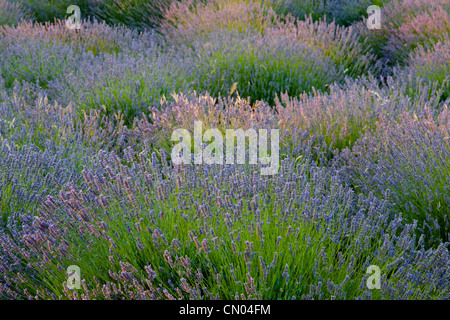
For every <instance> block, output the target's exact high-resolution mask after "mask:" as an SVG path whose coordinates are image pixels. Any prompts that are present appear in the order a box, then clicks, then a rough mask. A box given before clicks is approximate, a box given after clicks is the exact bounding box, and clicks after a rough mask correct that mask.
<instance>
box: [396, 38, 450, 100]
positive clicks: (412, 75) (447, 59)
mask: <svg viewBox="0 0 450 320" xmlns="http://www.w3.org/2000/svg"><path fill="white" fill-rule="evenodd" d="M397 72H398V73H399V77H400V78H402V79H404V81H405V82H407V83H408V84H409V90H410V92H411V94H415V93H416V92H417V83H418V82H420V81H422V82H425V83H436V84H437V87H438V88H439V89H440V92H441V100H445V99H448V98H449V97H450V40H449V38H448V35H446V36H445V37H444V38H442V40H440V41H438V42H437V43H436V44H435V45H434V46H427V47H424V46H419V47H418V48H417V49H416V50H415V51H414V52H413V53H412V54H410V58H409V60H408V62H407V67H406V68H405V69H404V70H401V71H397ZM417 79H419V81H417Z"/></svg>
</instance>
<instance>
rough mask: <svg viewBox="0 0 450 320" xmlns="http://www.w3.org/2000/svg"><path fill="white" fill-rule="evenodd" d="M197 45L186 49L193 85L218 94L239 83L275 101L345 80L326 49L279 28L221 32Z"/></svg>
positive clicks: (246, 91) (242, 89)
mask: <svg viewBox="0 0 450 320" xmlns="http://www.w3.org/2000/svg"><path fill="white" fill-rule="evenodd" d="M192 45H193V47H194V48H193V49H186V51H185V53H184V54H186V55H188V57H189V60H188V61H190V64H186V65H187V69H188V71H186V74H187V75H188V77H189V79H190V80H191V82H190V84H191V86H192V87H193V88H196V90H198V91H201V92H209V93H210V94H211V95H213V96H217V95H219V94H220V95H221V96H228V95H229V94H230V93H232V92H233V87H235V89H236V91H237V92H238V93H239V95H240V96H242V97H244V98H247V97H250V98H251V99H252V101H256V100H265V101H267V102H269V103H271V102H272V101H273V99H274V98H275V95H276V94H279V93H281V92H287V93H288V94H290V95H294V96H295V95H299V94H301V93H303V92H304V91H310V90H312V88H316V89H318V90H324V89H326V85H327V84H331V83H333V82H334V81H338V80H340V79H341V75H340V74H339V72H338V70H337V68H336V67H335V66H334V65H333V62H332V61H331V59H330V58H328V57H327V56H326V55H325V54H324V53H322V52H321V50H320V49H316V48H314V47H312V46H310V45H309V44H308V43H306V42H302V41H292V40H291V39H290V38H289V37H288V36H286V35H284V34H283V33H282V32H277V31H275V30H273V31H271V32H269V31H267V32H265V33H264V34H263V35H261V34H260V33H257V32H253V31H251V30H247V31H245V32H238V31H236V30H232V31H220V32H219V31H217V32H213V33H211V34H210V36H209V37H208V39H207V40H205V39H203V40H199V41H196V40H193V43H192ZM192 56H193V57H196V59H193V60H192V59H191V58H190V57H192ZM191 61H192V62H191Z"/></svg>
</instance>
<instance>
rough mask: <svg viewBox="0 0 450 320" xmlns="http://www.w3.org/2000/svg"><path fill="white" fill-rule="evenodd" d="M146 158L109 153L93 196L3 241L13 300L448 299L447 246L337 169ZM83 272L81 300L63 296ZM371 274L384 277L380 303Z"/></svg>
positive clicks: (76, 199)
mask: <svg viewBox="0 0 450 320" xmlns="http://www.w3.org/2000/svg"><path fill="white" fill-rule="evenodd" d="M162 155H164V153H162ZM138 158H139V159H140V160H135V161H132V162H131V163H129V164H128V165H123V164H121V159H120V158H119V157H117V156H115V155H114V154H109V153H106V152H100V153H99V154H98V156H97V157H96V160H97V163H96V164H95V165H93V166H91V167H90V168H85V170H84V171H83V175H84V180H85V183H86V184H87V187H86V188H83V189H80V188H78V187H76V186H67V187H66V188H65V190H63V191H62V192H60V194H59V197H48V198H47V200H46V201H45V202H44V203H43V205H42V206H41V207H40V209H39V211H38V212H39V216H37V217H31V216H27V215H22V216H21V217H20V219H21V220H20V221H21V222H20V225H21V230H24V231H23V232H14V231H12V232H10V233H9V234H6V233H1V237H2V239H3V240H2V243H3V246H2V247H1V249H0V250H2V251H1V254H2V257H3V260H2V261H1V262H0V268H1V270H2V273H4V274H5V278H4V280H2V282H1V285H0V296H1V297H7V298H25V299H26V298H35V297H36V298H37V299H58V298H63V299H74V298H76V299H118V298H119V299H120V298H124V299H177V298H181V299H217V298H219V299H234V298H235V297H236V296H238V297H243V298H246V299H290V298H293V297H299V298H302V299H313V298H314V299H330V298H331V297H334V298H335V299H354V298H365V299H368V298H369V299H370V298H382V299H386V298H390V299H411V298H416V299H418V298H430V297H431V296H432V297H434V298H436V297H439V298H448V297H449V294H450V292H449V280H450V274H449V273H448V266H449V261H450V260H449V259H450V257H449V254H448V251H447V249H446V246H445V245H441V246H439V247H438V248H437V249H436V250H433V249H429V250H425V249H424V248H423V247H421V245H422V244H423V238H420V239H419V240H417V238H416V237H415V234H414V230H415V225H414V224H406V223H405V221H404V220H403V219H402V218H401V216H399V215H397V214H395V212H394V211H392V205H391V204H390V203H389V202H388V201H386V200H380V199H377V198H376V197H374V196H373V195H370V196H364V195H357V194H355V192H354V191H353V190H352V189H351V188H350V187H348V186H346V185H345V184H344V183H342V181H340V179H339V177H338V175H337V174H336V173H337V172H334V171H333V170H330V169H327V168H320V167H316V166H315V165H313V164H311V163H309V162H308V161H300V162H298V161H297V162H296V161H294V159H289V160H286V161H283V162H282V168H281V170H280V172H279V174H278V175H277V176H274V177H271V178H268V177H263V176H260V175H259V174H258V172H257V171H255V170H254V169H255V168H253V167H246V166H244V167H242V166H227V167H224V166H183V167H179V166H177V167H169V166H167V164H166V162H165V161H164V159H163V161H162V162H159V161H158V160H157V157H156V155H155V154H153V155H150V154H148V153H146V151H145V150H144V152H142V153H141V155H140V156H139V157H138ZM9 227H10V228H11V229H12V230H15V228H14V225H13V224H10V225H9ZM380 239H383V240H380ZM417 243H418V246H417ZM86 249H87V250H86ZM293 261H299V263H293ZM25 262H26V263H25ZM72 264H76V265H78V266H79V267H80V268H81V272H82V274H81V277H82V282H83V289H81V290H79V291H76V292H73V291H70V290H68V289H67V288H66V287H65V286H64V285H63V282H64V281H65V268H66V267H67V266H68V265H72ZM371 264H375V265H378V266H379V267H380V268H381V269H382V270H383V278H382V283H383V285H382V289H381V290H380V291H379V292H378V293H377V295H376V296H375V297H371V292H370V290H369V289H367V287H366V286H365V281H366V278H367V276H366V268H367V267H368V266H369V265H371ZM94 266H95V267H94ZM43 279H45V281H42V280H43ZM411 283H414V285H415V286H416V287H417V288H419V289H420V290H415V291H413V290H406V288H408V287H409V286H410V284H411Z"/></svg>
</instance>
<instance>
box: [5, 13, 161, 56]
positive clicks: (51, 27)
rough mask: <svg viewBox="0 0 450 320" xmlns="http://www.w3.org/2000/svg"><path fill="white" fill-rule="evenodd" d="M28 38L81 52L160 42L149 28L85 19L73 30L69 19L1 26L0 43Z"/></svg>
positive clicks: (133, 46)
mask: <svg viewBox="0 0 450 320" xmlns="http://www.w3.org/2000/svg"><path fill="white" fill-rule="evenodd" d="M24 39H36V40H39V41H42V42H44V43H49V44H52V43H57V44H63V45H70V46H72V47H74V48H76V49H77V50H80V51H91V52H92V53H93V54H94V55H97V54H98V53H100V52H108V53H118V52H122V51H128V50H132V51H138V50H139V49H143V48H146V47H147V48H150V47H152V46H153V45H154V43H155V42H156V35H155V34H154V33H153V32H150V31H146V32H143V33H140V34H139V33H138V32H137V31H135V30H132V29H128V28H126V27H120V26H119V27H114V28H113V27H110V26H108V25H107V24H106V23H105V22H104V21H103V22H98V21H97V20H96V19H95V18H94V19H92V20H91V19H89V18H88V19H83V20H82V21H81V29H79V30H69V29H68V28H67V27H66V25H65V20H60V19H57V20H55V21H52V22H51V23H50V22H45V23H39V22H26V21H24V22H21V23H19V24H18V25H17V26H11V25H6V26H2V27H1V28H0V43H2V45H4V46H6V45H7V44H8V45H10V44H11V43H17V42H20V41H21V40H24Z"/></svg>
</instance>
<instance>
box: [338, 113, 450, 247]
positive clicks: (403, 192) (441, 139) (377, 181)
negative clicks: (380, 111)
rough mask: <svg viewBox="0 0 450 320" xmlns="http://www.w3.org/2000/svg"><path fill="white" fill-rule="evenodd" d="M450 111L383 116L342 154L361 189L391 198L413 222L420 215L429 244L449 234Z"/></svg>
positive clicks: (346, 169) (352, 177)
mask: <svg viewBox="0 0 450 320" xmlns="http://www.w3.org/2000/svg"><path fill="white" fill-rule="evenodd" d="M449 116H450V113H449V111H448V109H447V107H444V109H443V110H442V112H441V113H440V114H439V115H438V116H436V117H433V115H432V113H431V111H429V110H428V112H426V113H425V114H423V113H419V115H418V116H416V115H410V114H404V115H403V116H402V117H399V120H398V121H389V119H388V118H384V119H382V120H380V121H379V122H378V123H377V128H376V129H375V130H373V131H372V132H370V133H367V134H366V135H365V136H364V137H363V138H362V139H361V140H359V141H357V143H356V144H355V146H354V147H353V148H352V151H351V152H350V151H348V150H347V151H348V152H345V153H343V154H342V157H343V159H344V160H345V163H346V166H345V172H346V175H347V176H348V178H349V179H350V181H351V182H352V184H353V185H354V186H355V188H356V189H357V190H360V191H362V192H364V193H368V192H374V193H375V194H377V195H378V196H380V197H384V198H386V199H390V200H391V201H392V202H393V203H394V204H395V207H396V208H397V209H398V210H399V211H400V212H402V214H403V216H404V217H405V218H406V219H407V220H408V221H410V222H412V221H413V220H417V221H418V223H419V228H418V230H419V232H420V233H421V234H424V235H425V236H426V239H425V240H426V244H427V245H428V246H430V245H436V244H439V243H440V242H441V241H444V242H445V241H448V239H449V234H450V233H449V231H450V226H449V218H450V217H449V215H448V212H449V208H450V198H449V197H448V195H449V191H450V190H449V182H450V180H449V177H450V174H449V173H450V171H449V168H450V162H449V159H450V144H449V140H448V137H449V135H450V127H449V124H450V122H449V121H450V117H449Z"/></svg>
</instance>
